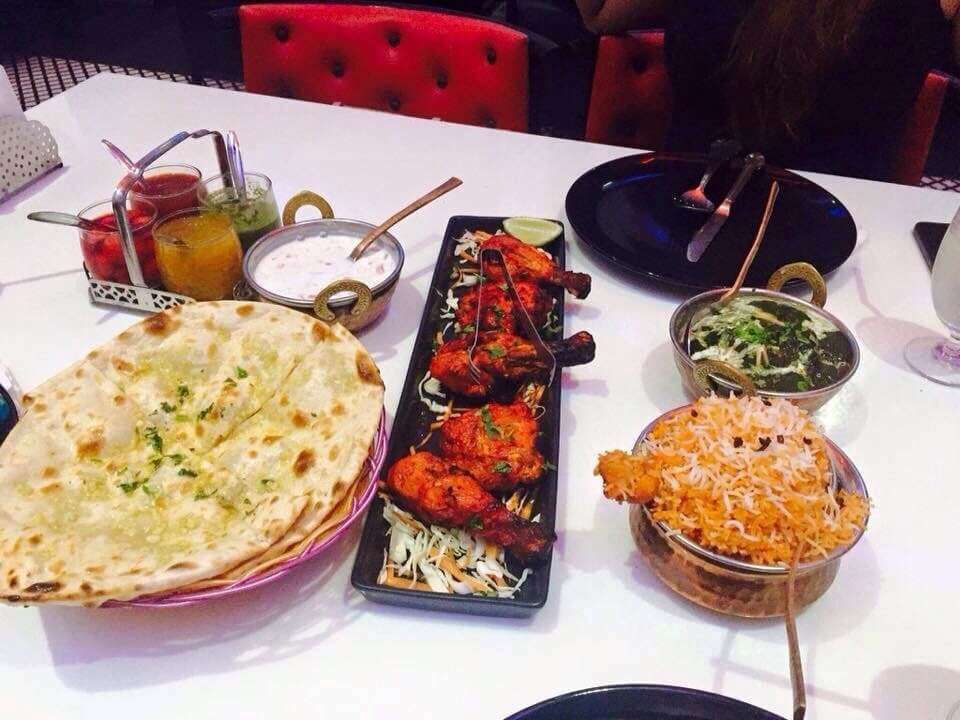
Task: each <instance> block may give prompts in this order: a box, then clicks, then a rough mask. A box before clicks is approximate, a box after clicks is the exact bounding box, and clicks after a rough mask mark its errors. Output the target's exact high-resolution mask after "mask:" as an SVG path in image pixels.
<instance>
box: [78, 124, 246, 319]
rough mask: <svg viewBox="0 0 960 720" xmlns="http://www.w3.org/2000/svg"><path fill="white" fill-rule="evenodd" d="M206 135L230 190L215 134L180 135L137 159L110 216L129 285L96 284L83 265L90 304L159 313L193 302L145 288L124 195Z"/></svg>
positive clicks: (222, 147)
mask: <svg viewBox="0 0 960 720" xmlns="http://www.w3.org/2000/svg"><path fill="white" fill-rule="evenodd" d="M207 135H209V136H211V137H212V138H213V142H214V146H215V147H216V151H217V162H218V163H219V165H220V172H221V173H222V174H223V176H224V182H225V183H226V184H227V185H228V186H230V187H232V184H233V181H232V178H231V175H230V164H229V161H228V157H227V145H226V142H225V141H224V139H223V135H222V134H221V133H220V132H219V131H217V130H195V131H193V132H186V131H183V132H179V133H177V134H176V135H174V136H173V137H172V138H170V139H169V140H167V141H166V142H165V143H163V144H162V145H158V146H157V147H155V148H154V149H153V150H151V151H150V152H148V153H147V154H146V155H144V156H143V157H142V158H140V159H139V160H138V161H137V162H136V163H134V166H133V168H132V169H131V170H130V172H129V173H127V175H125V176H124V177H123V179H121V180H120V183H119V184H118V185H117V188H116V190H114V191H113V214H114V217H115V218H116V221H117V229H118V230H119V233H120V247H121V249H122V250H123V259H124V262H125V263H126V266H127V273H128V274H129V276H130V284H129V285H127V284H126V283H118V282H109V281H107V280H98V279H96V278H94V277H93V276H91V275H90V271H89V270H87V267H86V265H84V268H83V269H84V272H85V273H86V275H87V282H88V284H89V286H90V287H89V292H90V300H91V301H92V302H95V303H103V304H106V305H119V306H121V307H126V308H132V309H134V310H143V311H146V312H160V311H162V310H167V309H168V308H171V307H174V306H176V305H184V304H185V303H192V302H194V299H193V298H191V297H187V296H186V295H179V294H177V293H172V292H168V291H166V290H158V289H156V288H151V287H147V284H146V281H145V280H144V278H143V270H142V268H141V267H140V259H139V258H138V257H137V249H136V246H135V245H134V242H133V231H132V230H131V229H130V223H129V222H128V220H127V213H126V207H127V195H129V194H130V190H131V189H132V188H133V186H134V185H136V183H137V182H139V181H140V179H141V178H142V177H143V173H144V171H145V170H146V169H147V168H149V167H150V166H151V165H153V163H155V162H156V161H157V160H158V159H159V158H161V157H163V156H164V155H166V154H167V153H168V152H169V151H170V150H171V149H173V148H174V147H176V146H177V145H179V144H180V143H182V142H183V141H184V140H186V139H187V138H202V137H206V136H207Z"/></svg>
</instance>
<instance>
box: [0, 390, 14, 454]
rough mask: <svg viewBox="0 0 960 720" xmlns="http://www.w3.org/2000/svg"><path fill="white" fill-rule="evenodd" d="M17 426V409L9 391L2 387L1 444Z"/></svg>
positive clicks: (0, 398) (0, 404)
mask: <svg viewBox="0 0 960 720" xmlns="http://www.w3.org/2000/svg"><path fill="white" fill-rule="evenodd" d="M16 424H17V407H16V405H14V404H13V398H12V397H10V393H8V392H7V389H6V388H5V387H3V386H2V385H0V443H2V442H3V439H4V438H5V437H7V435H9V434H10V431H11V430H13V426H14V425H16Z"/></svg>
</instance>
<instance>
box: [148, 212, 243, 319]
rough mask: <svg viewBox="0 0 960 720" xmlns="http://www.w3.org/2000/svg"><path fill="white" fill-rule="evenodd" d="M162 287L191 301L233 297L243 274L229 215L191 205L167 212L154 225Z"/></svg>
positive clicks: (238, 245) (234, 232) (235, 233)
mask: <svg viewBox="0 0 960 720" xmlns="http://www.w3.org/2000/svg"><path fill="white" fill-rule="evenodd" d="M153 237H154V240H155V241H156V255H157V265H158V266H159V268H160V277H161V279H162V280H163V284H164V287H166V289H167V290H170V291H171V292H175V293H180V294H182V295H187V296H189V297H192V298H193V299H194V300H223V299H225V298H231V297H233V287H234V285H236V284H237V283H238V282H239V281H240V279H241V278H242V277H243V271H242V269H241V258H242V252H241V250H240V240H239V239H238V238H237V232H236V230H234V227H233V223H232V222H231V220H230V217H229V216H228V215H227V214H225V213H222V212H217V211H213V210H206V209H203V208H191V209H189V210H181V211H180V212H176V213H173V214H172V215H167V216H166V217H165V218H162V219H161V220H160V222H159V223H157V226H156V227H155V228H154V231H153Z"/></svg>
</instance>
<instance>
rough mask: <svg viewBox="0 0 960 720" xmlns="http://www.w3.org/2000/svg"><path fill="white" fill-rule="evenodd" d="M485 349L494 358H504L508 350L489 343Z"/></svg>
mask: <svg viewBox="0 0 960 720" xmlns="http://www.w3.org/2000/svg"><path fill="white" fill-rule="evenodd" d="M484 350H486V351H487V355H489V356H490V357H492V358H502V357H503V356H504V355H506V354H507V351H506V350H504V349H503V348H502V347H501V346H500V345H487V346H486V347H485V348H484Z"/></svg>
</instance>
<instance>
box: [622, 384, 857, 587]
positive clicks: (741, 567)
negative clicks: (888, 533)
mask: <svg viewBox="0 0 960 720" xmlns="http://www.w3.org/2000/svg"><path fill="white" fill-rule="evenodd" d="M692 408H693V404H692V403H690V404H688V405H683V406H681V407H678V408H674V409H673V410H668V411H667V412H665V413H663V414H662V415H660V416H659V417H658V418H657V419H656V420H653V421H652V422H650V423H649V424H648V425H647V426H646V427H645V428H644V429H643V431H642V432H641V433H640V436H639V437H638V438H637V441H636V443H634V446H633V452H634V454H636V452H637V450H638V449H639V448H640V445H641V444H642V443H643V441H644V440H645V439H646V437H647V435H648V434H649V433H650V431H651V430H652V429H653V427H654V426H655V425H656V424H657V423H659V422H660V421H661V420H666V419H667V418H670V417H673V416H674V415H677V414H679V413H682V412H686V411H688V410H690V409H692ZM823 439H824V440H825V441H826V444H827V450H828V456H829V459H830V465H831V469H832V471H833V472H834V473H836V474H838V480H837V482H838V483H839V484H840V486H841V487H843V488H844V489H846V490H851V491H853V492H856V493H857V494H859V495H861V496H862V497H863V498H864V499H865V500H867V517H866V519H865V521H864V523H863V527H862V528H860V530H859V531H858V532H857V534H856V535H855V536H854V537H853V539H852V540H851V541H850V542H849V543H847V544H846V545H841V546H839V547H836V548H834V550H833V551H832V552H831V553H830V554H829V555H827V557H825V558H819V559H817V560H812V561H809V562H803V563H800V564H798V565H797V572H798V573H804V572H810V571H815V570H819V569H822V568H823V567H824V566H826V565H828V564H830V563H832V562H835V561H838V560H839V559H840V558H841V557H843V556H844V555H846V554H847V553H848V552H850V550H852V549H853V546H854V545H856V544H857V543H858V542H859V541H860V538H862V537H863V534H864V533H865V532H866V530H867V526H868V525H869V523H870V504H869V501H870V494H869V493H868V492H867V486H866V485H865V484H864V482H863V476H861V475H860V471H859V470H857V467H856V465H854V464H853V461H852V460H850V458H849V456H848V455H847V454H846V453H845V452H843V450H841V449H840V448H839V447H838V446H837V445H836V443H834V442H833V441H832V440H831V439H830V438H828V437H826V436H824V438H823ZM844 480H846V481H847V482H844ZM640 508H641V510H642V512H643V516H644V518H645V519H646V521H647V522H649V523H650V524H651V525H653V527H655V528H656V530H657V532H658V533H659V534H660V535H661V537H663V539H664V540H665V541H666V542H667V543H668V544H676V545H679V546H680V548H682V549H683V550H685V551H687V552H690V553H693V554H694V555H696V556H698V557H700V558H702V559H704V560H707V561H709V562H712V563H714V564H715V565H718V566H720V567H722V568H724V569H726V570H731V571H734V572H741V573H749V574H752V575H782V576H784V577H785V576H786V575H787V573H789V571H790V568H789V567H787V566H786V565H760V564H757V563H751V562H747V561H745V560H738V559H736V558H733V557H730V556H729V555H723V554H721V553H718V552H715V551H713V550H710V549H709V548H706V547H704V546H703V545H701V544H699V543H697V542H695V541H694V540H691V539H690V538H688V537H687V536H686V535H684V534H683V533H680V532H677V531H675V530H672V529H671V528H670V526H669V525H667V524H666V523H665V522H663V521H661V520H654V519H653V516H652V515H651V514H650V509H649V508H648V507H647V505H646V504H644V505H641V506H640Z"/></svg>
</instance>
